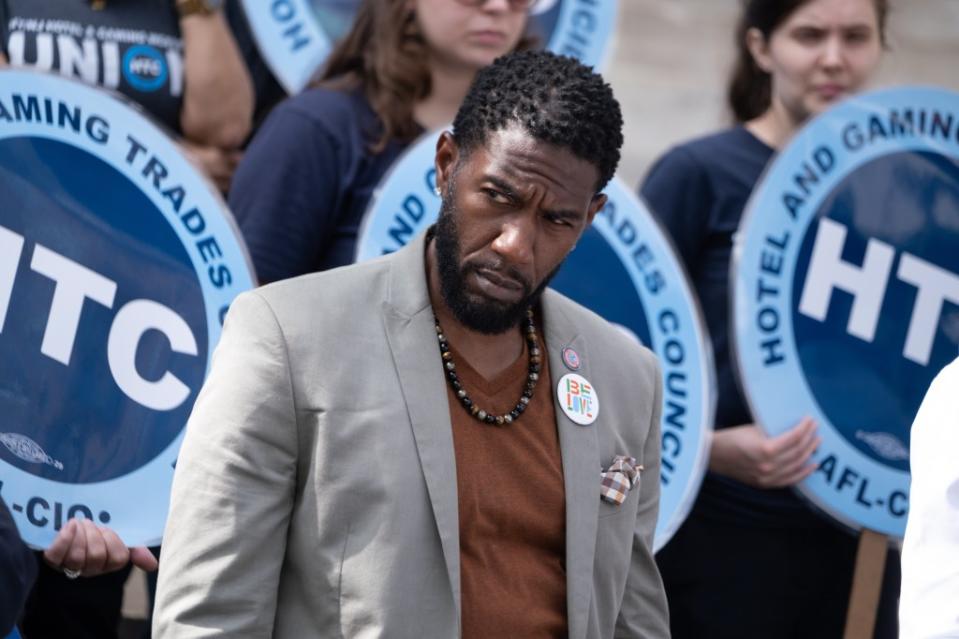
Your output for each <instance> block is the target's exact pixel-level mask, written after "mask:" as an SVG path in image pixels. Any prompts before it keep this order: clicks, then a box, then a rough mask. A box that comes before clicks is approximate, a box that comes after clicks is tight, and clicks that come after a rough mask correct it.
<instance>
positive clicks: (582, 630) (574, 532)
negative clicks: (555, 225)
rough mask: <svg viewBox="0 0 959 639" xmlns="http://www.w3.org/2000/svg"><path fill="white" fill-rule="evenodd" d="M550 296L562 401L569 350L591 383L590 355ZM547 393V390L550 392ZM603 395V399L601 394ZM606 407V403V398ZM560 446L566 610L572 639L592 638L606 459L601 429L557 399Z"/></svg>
mask: <svg viewBox="0 0 959 639" xmlns="http://www.w3.org/2000/svg"><path fill="white" fill-rule="evenodd" d="M553 295H555V294H554V293H552V292H551V291H549V290H547V291H546V293H545V294H544V295H543V302H542V308H543V322H544V326H545V333H546V349H547V352H548V354H549V370H550V377H551V378H552V384H553V388H551V389H549V392H550V393H552V394H553V397H554V398H555V397H556V385H557V384H558V383H559V380H560V378H562V377H563V375H565V374H566V373H569V372H570V370H569V369H568V368H567V367H566V365H565V364H564V363H563V355H562V353H563V349H564V348H567V347H568V348H572V349H573V350H574V351H576V353H577V354H579V357H580V368H579V370H577V371H575V372H576V373H578V374H579V375H582V376H583V377H585V378H586V379H587V380H589V381H593V376H592V375H591V374H590V358H589V351H588V348H587V344H586V342H585V340H584V339H583V338H582V337H581V336H579V335H578V334H577V331H576V326H575V325H574V324H573V323H572V322H571V321H570V320H569V318H567V317H566V315H565V314H563V312H562V311H561V310H560V309H559V308H558V307H557V305H556V304H554V303H553V302H552V300H553V297H552V296H553ZM544 390H545V389H544ZM601 392H602V389H598V392H597V394H601ZM600 402H602V398H600ZM554 407H555V410H556V426H557V429H558V431H559V445H560V449H561V451H562V455H563V477H564V483H565V486H566V606H567V615H568V621H569V636H570V639H581V638H582V637H585V636H586V627H587V621H588V618H589V603H590V598H591V596H592V591H593V559H594V556H595V551H596V529H597V521H598V517H599V484H600V471H601V468H600V459H599V444H598V440H597V437H596V428H597V425H596V424H595V423H593V424H590V425H587V426H580V425H579V424H577V423H575V422H574V421H573V420H571V419H570V418H569V417H567V416H566V413H564V412H563V410H562V408H561V407H560V405H559V402H558V400H556V399H554Z"/></svg>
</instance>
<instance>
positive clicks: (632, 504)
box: [599, 476, 642, 519]
mask: <svg viewBox="0 0 959 639" xmlns="http://www.w3.org/2000/svg"><path fill="white" fill-rule="evenodd" d="M641 486H642V477H641V476H639V477H637V478H636V479H635V480H634V481H633V486H632V488H630V489H629V492H627V493H626V499H625V500H623V503H621V504H615V503H611V502H608V501H606V500H605V499H603V498H602V497H600V498H599V518H600V519H609V518H613V517H619V516H622V515H623V514H624V513H627V512H628V513H631V515H632V516H633V517H635V516H636V505H637V502H638V501H639V490H640V487H641Z"/></svg>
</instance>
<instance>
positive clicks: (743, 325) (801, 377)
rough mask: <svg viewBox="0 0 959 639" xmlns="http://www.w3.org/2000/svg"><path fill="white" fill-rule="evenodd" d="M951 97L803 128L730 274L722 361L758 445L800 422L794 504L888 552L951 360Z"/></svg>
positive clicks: (954, 268)
mask: <svg viewBox="0 0 959 639" xmlns="http://www.w3.org/2000/svg"><path fill="white" fill-rule="evenodd" d="M957 246H959V95H957V94H955V93H951V92H948V91H944V90H938V89H930V88H898V89H888V90H883V91H876V92H872V93H868V94H864V95H860V96H857V97H855V98H852V99H849V100H847V101H845V102H843V103H841V104H839V105H837V106H835V107H833V108H832V109H830V110H829V111H827V112H825V113H823V114H821V115H820V116H818V117H817V118H815V119H813V120H812V121H811V122H810V123H809V124H808V125H806V126H805V127H804V128H803V129H802V130H801V131H800V132H799V133H798V134H797V135H796V136H795V138H794V139H793V140H792V141H791V142H790V144H789V145H788V146H787V147H786V148H785V149H784V150H783V151H782V152H781V153H780V154H779V156H778V157H777V158H776V159H775V161H774V162H773V163H772V165H771V166H770V167H769V168H768V169H767V171H766V173H765V175H764V176H763V179H762V180H761V182H760V184H759V185H758V186H757V188H756V190H755V192H754V193H753V196H752V198H751V199H750V202H749V205H748V206H747V209H746V214H745V217H744V219H743V224H742V227H741V230H740V233H739V235H738V240H737V245H736V248H735V258H734V261H733V271H732V277H731V279H732V281H733V282H734V286H733V293H732V295H733V302H732V304H733V308H734V316H735V322H734V323H735V333H734V334H735V352H736V356H737V358H738V361H739V367H740V370H741V372H742V379H743V383H744V386H745V390H746V395H747V398H748V400H749V403H750V406H751V408H752V411H753V415H754V416H755V417H756V419H757V421H758V422H759V423H760V424H761V425H762V427H763V428H764V429H765V430H766V431H767V432H768V433H769V434H770V435H778V434H780V433H783V432H785V431H786V430H788V429H789V428H791V427H792V426H793V425H794V424H796V423H797V422H798V421H799V420H800V419H801V418H802V417H804V416H807V415H808V416H811V417H813V418H814V419H815V420H816V422H817V423H818V424H819V435H820V436H821V437H822V445H821V446H820V447H819V449H818V450H817V451H816V452H815V454H814V455H813V461H814V462H815V463H816V464H818V469H817V471H816V472H815V473H813V475H812V476H810V477H809V478H808V479H806V480H805V481H803V482H802V484H800V486H799V490H800V491H801V493H802V494H803V495H805V496H806V497H808V498H809V499H810V500H811V501H812V502H813V503H814V504H816V505H817V506H819V507H820V508H821V509H823V510H824V511H825V512H827V513H828V514H829V515H831V516H832V517H834V518H835V519H836V520H838V521H839V522H841V523H843V524H845V525H847V526H849V527H852V528H857V529H858V528H868V529H871V530H874V531H877V532H880V533H884V534H887V535H893V536H902V534H903V532H904V530H905V524H906V515H907V512H908V499H909V498H908V493H909V427H910V425H911V423H912V420H913V417H914V416H915V414H916V411H917V410H918V408H919V404H920V402H921V400H922V397H923V394H924V392H925V390H926V388H928V386H929V384H930V382H931V381H932V379H933V377H934V376H935V374H936V373H937V372H938V371H939V370H940V369H941V368H942V367H943V366H945V365H946V364H947V363H949V362H950V361H952V359H953V358H955V356H956V352H957V350H959V251H957V250H956V247H957Z"/></svg>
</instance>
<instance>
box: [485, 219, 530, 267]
mask: <svg viewBox="0 0 959 639" xmlns="http://www.w3.org/2000/svg"><path fill="white" fill-rule="evenodd" d="M535 245H536V225H535V224H534V223H533V221H532V220H530V219H528V216H525V215H524V216H517V217H515V218H513V219H510V220H509V221H507V222H504V223H503V224H502V226H500V230H499V235H497V236H496V238H495V239H494V240H493V244H492V249H493V250H494V251H496V253H498V254H499V255H501V256H503V257H504V258H505V259H506V260H507V261H508V262H509V263H510V264H512V265H513V266H523V265H528V264H532V262H533V249H534V247H535Z"/></svg>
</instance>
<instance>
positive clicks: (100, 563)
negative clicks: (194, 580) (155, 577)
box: [0, 499, 157, 637]
mask: <svg viewBox="0 0 959 639" xmlns="http://www.w3.org/2000/svg"><path fill="white" fill-rule="evenodd" d="M42 556H43V561H44V562H45V563H46V565H48V566H49V567H50V568H52V569H55V570H58V571H60V572H63V573H64V574H65V575H66V576H67V578H69V579H77V578H78V577H80V576H86V577H95V576H98V575H103V574H107V573H111V572H116V571H119V570H121V569H122V568H125V567H126V566H127V565H129V564H130V563H132V564H133V565H135V566H139V567H140V568H142V569H143V570H146V571H151V572H152V571H155V570H156V569H157V560H156V558H155V557H154V556H153V553H151V552H150V551H149V549H147V548H143V547H138V548H127V547H126V546H124V545H123V542H122V541H120V538H119V537H117V535H116V533H114V532H113V531H112V530H110V529H109V528H106V527H104V526H98V525H97V524H95V523H93V522H92V521H90V520H84V519H71V520H69V521H68V522H67V523H66V524H65V525H64V526H63V527H62V528H61V529H60V531H59V532H58V533H57V536H56V537H55V538H54V540H53V543H52V544H50V547H49V548H47V549H46V550H44V551H43V555H42ZM36 576H37V562H36V560H35V559H34V555H33V553H32V552H30V550H29V548H27V546H26V545H25V544H24V543H23V542H22V541H20V533H19V531H18V530H17V526H16V523H15V522H14V521H13V517H12V516H11V515H10V511H9V510H8V509H7V505H6V503H4V501H3V500H2V499H0V593H3V596H2V597H0V637H6V636H7V633H9V632H10V631H11V630H12V629H13V626H14V623H16V621H17V617H18V616H19V615H20V612H21V611H22V610H23V606H24V603H25V601H26V599H27V595H28V593H29V592H30V589H31V587H32V586H33V583H34V580H35V579H36ZM50 612H51V611H47V614H50ZM58 612H62V609H59V608H58ZM38 636H44V635H38ZM57 636H61V637H66V636H75V635H74V633H72V632H70V633H66V634H59V635H57Z"/></svg>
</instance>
